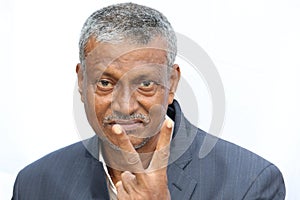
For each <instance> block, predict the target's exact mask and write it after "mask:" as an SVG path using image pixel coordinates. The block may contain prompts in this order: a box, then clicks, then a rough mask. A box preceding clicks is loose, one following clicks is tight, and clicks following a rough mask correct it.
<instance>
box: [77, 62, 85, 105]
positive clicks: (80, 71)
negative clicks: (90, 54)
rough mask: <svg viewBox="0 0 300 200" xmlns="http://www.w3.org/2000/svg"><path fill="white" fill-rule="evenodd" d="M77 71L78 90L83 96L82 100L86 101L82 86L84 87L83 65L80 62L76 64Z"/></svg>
mask: <svg viewBox="0 0 300 200" xmlns="http://www.w3.org/2000/svg"><path fill="white" fill-rule="evenodd" d="M76 73H77V79H78V92H79V94H80V96H81V101H82V102H84V98H83V95H82V88H83V67H82V66H81V64H80V63H78V64H77V65H76Z"/></svg>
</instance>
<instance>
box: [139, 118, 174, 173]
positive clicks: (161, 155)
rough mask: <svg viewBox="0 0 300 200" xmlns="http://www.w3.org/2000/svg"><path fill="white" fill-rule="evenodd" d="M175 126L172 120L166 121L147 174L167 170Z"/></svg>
mask: <svg viewBox="0 0 300 200" xmlns="http://www.w3.org/2000/svg"><path fill="white" fill-rule="evenodd" d="M173 124H174V123H173V121H172V120H171V119H166V120H165V121H164V123H163V126H162V128H161V131H160V136H159V139H158V142H157V145H156V150H155V151H154V153H153V156H152V159H151V162H150V165H149V167H148V168H147V172H153V171H157V170H160V169H166V166H167V165H168V160H169V155H170V141H171V135H172V129H173ZM164 171H165V170H164ZM137 178H139V177H137Z"/></svg>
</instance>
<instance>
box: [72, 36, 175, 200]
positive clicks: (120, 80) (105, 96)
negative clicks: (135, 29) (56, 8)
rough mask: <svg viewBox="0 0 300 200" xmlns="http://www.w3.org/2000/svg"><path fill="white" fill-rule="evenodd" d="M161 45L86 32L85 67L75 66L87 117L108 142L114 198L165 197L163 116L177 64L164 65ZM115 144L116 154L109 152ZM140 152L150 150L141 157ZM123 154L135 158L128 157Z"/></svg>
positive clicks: (168, 125)
mask: <svg viewBox="0 0 300 200" xmlns="http://www.w3.org/2000/svg"><path fill="white" fill-rule="evenodd" d="M165 49H166V43H165V41H164V40H162V39H161V38H155V39H153V40H152V41H151V42H150V43H148V44H147V45H144V46H137V45H132V44H130V43H129V42H126V41H124V42H121V43H116V44H112V43H108V42H96V40H95V39H93V38H91V39H90V40H89V42H88V44H87V47H86V49H85V55H86V60H85V68H84V67H83V66H81V64H78V65H77V67H76V72H77V75H78V86H79V92H80V94H81V100H82V101H83V103H84V106H85V110H86V114H87V118H88V121H89V123H90V124H91V126H92V128H93V129H94V130H95V132H96V133H97V135H98V136H99V137H100V138H102V139H103V140H107V141H108V143H109V144H110V145H107V146H108V148H106V149H105V152H106V154H107V155H108V156H106V159H107V160H106V163H109V166H108V169H109V173H110V175H111V176H112V180H113V182H114V184H115V185H116V187H117V191H118V198H119V199H169V198H170V194H169V191H168V186H167V175H166V167H167V162H168V156H169V143H170V138H171V132H172V122H171V121H170V120H164V118H165V115H166V110H167V106H168V105H169V104H171V103H172V101H173V99H174V93H175V91H176V88H177V84H178V81H179V78H180V69H179V67H178V65H176V64H175V65H173V66H171V67H169V68H171V69H167V67H166V66H167V57H166V56H167V52H166V51H165ZM163 122H164V123H163ZM109 146H114V148H110V147H109ZM115 147H117V149H118V151H119V152H118V155H122V158H121V159H120V158H118V159H116V156H114V153H113V151H114V150H113V149H116V148H115ZM143 153H148V155H151V156H150V157H149V156H148V159H143V160H142V159H140V155H141V154H143ZM116 155H117V154H116ZM114 158H115V159H114ZM128 158H130V159H131V160H132V158H136V159H135V161H134V162H133V163H128Z"/></svg>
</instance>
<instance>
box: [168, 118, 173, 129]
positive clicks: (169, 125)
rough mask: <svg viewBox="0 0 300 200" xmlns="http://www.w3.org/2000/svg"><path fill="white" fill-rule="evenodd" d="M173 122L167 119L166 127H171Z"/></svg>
mask: <svg viewBox="0 0 300 200" xmlns="http://www.w3.org/2000/svg"><path fill="white" fill-rule="evenodd" d="M172 126H173V122H172V121H171V120H170V119H167V127H168V128H172Z"/></svg>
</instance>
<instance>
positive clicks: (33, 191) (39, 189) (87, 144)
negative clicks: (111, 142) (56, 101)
mask: <svg viewBox="0 0 300 200" xmlns="http://www.w3.org/2000/svg"><path fill="white" fill-rule="evenodd" d="M168 115H169V116H170V117H171V118H172V119H173V120H174V121H175V127H174V134H173V139H172V143H171V155H170V161H169V166H168V171H167V173H168V185H169V189H170V193H171V196H172V199H173V200H186V199H193V200H199V199H200V200H206V199H209V200H214V199H224V200H231V199H232V200H235V199H249V200H254V199H261V200H262V199H275V200H276V199H278V200H279V199H284V197H285V186H284V181H283V177H282V175H281V173H280V171H279V170H278V168H277V167H276V166H274V165H273V164H272V163H270V162H268V161H266V160H265V159H263V158H261V157H259V156H258V155H256V154H254V153H252V152H250V151H248V150H246V149H243V148H241V147H239V146H237V145H234V144H232V143H229V142H226V141H224V140H222V139H218V138H216V137H214V136H211V135H209V134H207V133H205V132H204V131H202V130H200V129H197V128H196V127H194V126H193V125H191V124H190V123H189V122H188V121H187V120H186V119H185V118H184V116H183V114H182V113H181V109H180V107H179V105H178V103H177V102H176V101H174V103H173V104H172V105H171V106H169V109H168ZM98 147H99V141H98V138H97V137H93V138H91V139H88V140H86V141H83V142H78V143H76V144H73V145H70V146H68V147H65V148H63V149H60V150H58V151H55V152H53V153H51V154H49V155H47V156H45V157H43V158H41V159H40V160H38V161H36V162H34V163H32V164H30V165H29V166H27V167H25V168H24V169H23V170H22V171H20V173H19V174H18V176H17V179H16V182H15V185H14V191H13V199H14V200H25V199H26V200H48V199H49V200H60V199H62V200H64V199H66V200H69V199H70V200H79V199H80V200H88V199H109V195H108V190H107V187H106V179H105V172H104V170H103V167H102V163H100V162H99V161H98V159H96V158H98Z"/></svg>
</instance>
